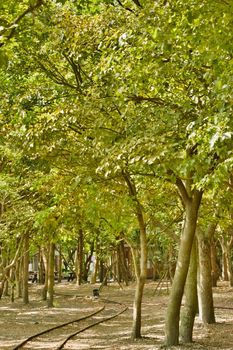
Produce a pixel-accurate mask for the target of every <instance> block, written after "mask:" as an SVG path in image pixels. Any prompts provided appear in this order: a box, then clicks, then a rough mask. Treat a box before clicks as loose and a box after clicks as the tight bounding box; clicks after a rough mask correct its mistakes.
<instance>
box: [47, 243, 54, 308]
mask: <svg viewBox="0 0 233 350" xmlns="http://www.w3.org/2000/svg"><path fill="white" fill-rule="evenodd" d="M54 253H55V244H54V243H53V242H51V243H50V244H49V264H48V299H47V304H48V307H53V306H54V305H53V298H54V265H55V261H54V255H55V254H54Z"/></svg>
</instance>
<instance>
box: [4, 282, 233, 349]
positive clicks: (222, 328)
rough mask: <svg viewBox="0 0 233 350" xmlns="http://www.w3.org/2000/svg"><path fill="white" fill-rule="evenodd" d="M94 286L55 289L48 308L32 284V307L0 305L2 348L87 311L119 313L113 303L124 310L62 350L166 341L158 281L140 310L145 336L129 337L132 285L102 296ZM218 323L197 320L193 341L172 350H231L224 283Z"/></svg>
mask: <svg viewBox="0 0 233 350" xmlns="http://www.w3.org/2000/svg"><path fill="white" fill-rule="evenodd" d="M95 287H97V288H98V286H92V285H89V284H87V285H83V286H81V287H76V286H75V285H74V284H70V283H67V282H64V283H62V284H61V285H56V297H55V307H54V308H53V309H48V308H47V306H46V303H45V302H44V301H41V300H40V299H41V298H40V289H41V287H40V286H36V285H30V296H31V297H30V304H29V305H27V306H25V305H22V302H21V301H17V300H16V302H15V303H13V304H11V303H10V301H9V300H8V299H7V298H4V299H3V300H2V301H0V350H5V349H8V350H11V349H13V348H14V346H16V344H18V343H20V342H21V341H22V340H24V339H25V338H26V337H28V336H30V335H32V334H35V333H38V332H40V331H43V330H44V329H46V328H49V327H53V326H54V325H57V324H60V323H63V322H68V321H70V320H72V319H75V318H78V317H81V316H83V315H85V314H88V313H91V312H92V311H93V310H95V309H98V308H99V307H101V306H102V305H104V304H105V305H108V306H111V307H112V308H113V307H114V308H115V309H117V305H118V304H117V303H121V304H123V305H125V306H127V307H128V310H127V311H126V312H124V313H123V314H121V315H120V316H118V317H117V318H115V319H113V320H112V321H111V322H108V323H103V324H99V325H98V326H96V327H93V328H90V329H89V330H87V331H85V332H83V333H80V334H79V335H78V336H77V337H76V338H74V339H73V340H72V341H71V342H69V343H67V346H66V347H65V349H73V350H74V349H95V350H97V349H107V350H110V349H111V350H131V349H134V350H152V349H153V350H157V349H160V348H161V346H162V345H163V342H164V315H165V310H166V305H167V301H168V295H167V293H166V291H167V288H166V286H165V288H164V289H163V290H160V291H157V292H156V293H155V289H156V283H154V282H148V283H147V285H146V288H145V294H144V300H143V311H142V319H143V322H142V334H143V338H142V339H140V340H137V341H132V340H131V339H130V332H131V324H132V301H133V296H134V288H133V286H130V287H124V289H123V290H121V289H120V288H119V286H118V285H117V284H116V285H115V284H111V285H109V286H107V287H104V289H103V290H102V291H101V293H100V297H99V298H97V299H96V298H93V297H92V290H93V289H94V288H95ZM214 302H215V306H217V308H216V321H217V322H216V324H214V325H206V326H203V325H202V324H201V323H200V322H199V320H198V318H197V319H196V322H195V329H194V343H192V344H188V345H185V346H182V345H181V346H178V347H176V348H174V349H182V350H185V349H193V350H194V349H206V350H218V349H222V350H230V349H231V350H232V349H233V289H232V288H229V287H227V285H226V284H224V283H222V284H221V285H220V287H217V288H215V289H214ZM51 346H52V344H51V343H49V342H47V344H46V342H44V343H43V342H42V341H38V342H37V343H34V345H33V347H31V348H30V347H25V349H31V350H36V349H38V350H39V349H40V350H47V349H50V350H51V349H52V347H51Z"/></svg>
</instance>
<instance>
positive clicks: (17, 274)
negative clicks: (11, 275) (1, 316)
mask: <svg viewBox="0 0 233 350" xmlns="http://www.w3.org/2000/svg"><path fill="white" fill-rule="evenodd" d="M22 270H23V258H22V257H21V258H20V259H18V260H17V262H16V266H15V283H16V286H15V288H16V297H17V298H22V289H23V286H22V280H23V273H22Z"/></svg>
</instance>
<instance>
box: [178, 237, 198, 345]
mask: <svg viewBox="0 0 233 350" xmlns="http://www.w3.org/2000/svg"><path fill="white" fill-rule="evenodd" d="M196 245H197V242H196V240H194V241H193V246H192V252H191V258H190V265H189V270H188V275H187V279H186V284H185V290H184V294H185V304H184V308H183V310H182V311H181V325H180V337H181V340H182V342H183V343H191V342H192V340H193V325H194V320H195V316H196V314H197V310H198V302H197V247H196Z"/></svg>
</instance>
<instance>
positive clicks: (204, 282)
mask: <svg viewBox="0 0 233 350" xmlns="http://www.w3.org/2000/svg"><path fill="white" fill-rule="evenodd" d="M215 228H216V224H215V223H213V224H210V226H209V228H208V230H207V232H206V233H204V232H202V231H201V230H200V229H198V230H197V237H198V257H199V266H198V305H199V318H200V320H201V321H202V322H203V323H207V324H210V323H215V315H214V302H213V293H212V275H211V249H210V245H211V239H212V236H213V234H214V232H215Z"/></svg>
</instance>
